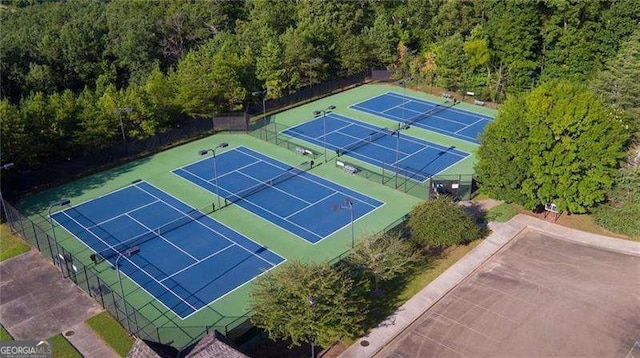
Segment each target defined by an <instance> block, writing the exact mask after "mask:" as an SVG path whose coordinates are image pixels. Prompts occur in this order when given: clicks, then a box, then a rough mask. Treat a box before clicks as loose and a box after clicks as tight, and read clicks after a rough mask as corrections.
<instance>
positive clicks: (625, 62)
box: [591, 29, 640, 130]
mask: <svg viewBox="0 0 640 358" xmlns="http://www.w3.org/2000/svg"><path fill="white" fill-rule="evenodd" d="M591 88H593V89H594V90H595V91H596V92H597V93H598V94H600V95H601V96H603V98H604V99H605V100H606V101H607V102H608V103H610V104H611V105H613V106H614V107H616V108H619V109H621V110H623V111H625V112H628V113H629V114H630V115H631V116H632V117H633V118H637V119H638V122H637V124H640V29H638V30H636V31H635V32H634V33H633V35H632V36H631V37H630V38H629V40H628V41H627V42H625V43H624V44H623V45H622V47H621V48H620V52H618V55H616V57H614V58H612V59H611V60H610V61H609V62H608V63H607V66H606V68H605V70H604V71H600V72H599V73H598V74H597V75H596V76H595V78H594V79H593V80H592V81H591ZM634 129H635V130H640V129H638V128H634Z"/></svg>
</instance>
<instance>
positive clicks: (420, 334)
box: [411, 329, 471, 358]
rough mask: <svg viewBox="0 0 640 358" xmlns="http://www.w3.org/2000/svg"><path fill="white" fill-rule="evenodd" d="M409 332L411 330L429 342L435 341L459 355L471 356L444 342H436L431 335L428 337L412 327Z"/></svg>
mask: <svg viewBox="0 0 640 358" xmlns="http://www.w3.org/2000/svg"><path fill="white" fill-rule="evenodd" d="M411 332H412V333H415V334H417V335H418V336H420V337H422V338H426V339H428V340H430V341H431V342H433V343H435V344H437V345H439V346H443V347H444V348H446V349H448V350H450V351H452V352H454V353H457V354H459V355H461V356H462V357H466V358H471V357H469V356H468V355H466V354H464V353H462V352H458V351H457V350H455V349H453V348H451V347H449V346H447V345H446V344H443V343H441V342H438V341H436V340H434V339H432V338H431V337H429V336H427V335H426V334H423V333H421V332H419V331H417V330H416V329H412V330H411Z"/></svg>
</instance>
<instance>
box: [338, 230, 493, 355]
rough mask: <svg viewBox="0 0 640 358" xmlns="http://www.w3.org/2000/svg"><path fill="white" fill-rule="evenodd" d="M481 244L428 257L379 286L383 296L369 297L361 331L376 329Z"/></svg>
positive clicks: (476, 242)
mask: <svg viewBox="0 0 640 358" xmlns="http://www.w3.org/2000/svg"><path fill="white" fill-rule="evenodd" d="M480 242H482V240H475V241H472V242H471V243H469V244H467V245H457V246H453V247H450V248H448V249H446V250H444V251H443V252H439V253H432V254H428V255H426V257H425V258H424V259H423V260H421V261H420V262H419V263H418V264H417V265H415V266H414V268H413V269H412V270H411V271H409V272H407V273H406V274H404V275H401V276H399V277H397V278H396V279H394V280H391V281H388V282H384V283H382V284H381V286H380V287H381V288H382V290H383V292H384V295H382V296H375V295H374V296H372V297H369V302H368V307H369V313H368V314H367V317H366V318H365V322H364V328H365V329H366V330H369V329H372V328H374V327H376V326H377V325H378V324H379V323H380V322H382V321H383V320H384V319H385V318H387V317H388V316H389V315H390V314H392V313H393V312H394V311H395V310H396V309H397V308H398V307H400V306H402V305H403V304H404V303H405V302H407V301H408V300H409V299H410V298H411V297H413V296H415V294H416V293H418V292H420V290H422V289H423V288H424V287H425V286H427V285H428V284H429V283H431V281H433V280H435V279H436V278H437V277H438V276H440V275H441V274H442V273H443V272H445V271H446V270H447V269H448V268H449V267H451V266H452V265H453V264H455V263H456V262H457V261H458V260H460V259H461V258H462V257H463V256H464V255H466V254H467V253H468V252H469V251H471V250H472V249H473V248H474V247H476V246H478V245H479V244H480ZM342 343H344V344H345V345H347V346H348V345H349V344H350V343H352V341H349V340H344V341H343V342H342Z"/></svg>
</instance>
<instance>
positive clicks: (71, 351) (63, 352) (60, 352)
mask: <svg viewBox="0 0 640 358" xmlns="http://www.w3.org/2000/svg"><path fill="white" fill-rule="evenodd" d="M49 342H51V344H52V345H53V356H54V357H56V358H82V354H80V352H78V351H77V350H76V348H75V347H74V346H73V345H72V344H71V343H69V341H68V340H67V339H66V338H65V337H64V336H63V335H62V334H57V335H55V336H53V337H51V338H49Z"/></svg>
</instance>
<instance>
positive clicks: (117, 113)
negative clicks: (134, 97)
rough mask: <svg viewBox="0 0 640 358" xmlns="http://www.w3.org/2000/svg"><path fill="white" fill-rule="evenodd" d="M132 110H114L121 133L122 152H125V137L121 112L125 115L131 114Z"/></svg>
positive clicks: (127, 108)
mask: <svg viewBox="0 0 640 358" xmlns="http://www.w3.org/2000/svg"><path fill="white" fill-rule="evenodd" d="M132 111H133V108H131V107H126V108H118V109H116V115H117V116H118V121H119V122H120V131H121V132H122V144H123V145H124V152H125V153H126V152H127V137H126V135H125V133H124V123H122V112H126V113H127V114H129V113H131V112H132Z"/></svg>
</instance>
